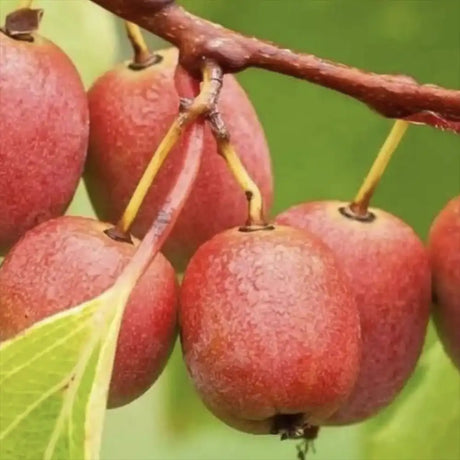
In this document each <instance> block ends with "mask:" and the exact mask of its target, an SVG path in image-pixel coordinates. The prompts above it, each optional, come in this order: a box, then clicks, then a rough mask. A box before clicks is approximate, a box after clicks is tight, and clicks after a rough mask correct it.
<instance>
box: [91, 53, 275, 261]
mask: <svg viewBox="0 0 460 460" xmlns="http://www.w3.org/2000/svg"><path fill="white" fill-rule="evenodd" d="M156 54H157V55H158V57H159V61H158V62H157V63H156V64H153V65H151V66H149V67H147V68H144V69H141V70H133V69H131V68H129V66H128V65H126V64H120V65H119V66H117V67H116V68H114V69H113V70H111V71H109V72H107V73H106V74H105V75H103V76H102V77H100V78H99V79H98V80H97V81H96V82H95V83H94V85H93V87H92V88H91V89H90V91H89V93H88V98H89V106H90V117H91V131H90V146H89V152H88V165H87V171H86V174H85V178H86V183H87V186H88V190H89V193H90V197H91V201H92V203H93V206H94V208H95V210H96V212H97V214H98V216H99V217H100V218H101V219H102V220H106V221H109V222H115V221H117V220H118V219H119V218H120V216H121V214H122V212H123V210H124V208H125V207H126V205H127V204H128V201H129V198H130V197H131V194H132V192H133V191H134V189H135V187H136V185H137V182H138V180H139V179H140V177H141V175H142V173H143V171H144V170H145V168H146V166H147V164H148V162H149V160H150V158H151V157H152V155H153V153H154V151H155V149H156V147H157V146H158V145H159V143H160V141H161V140H162V138H163V137H164V135H165V134H166V132H167V130H168V128H169V126H170V125H171V123H172V121H173V120H174V118H175V117H176V116H177V113H178V108H179V96H178V94H177V91H176V87H175V85H174V71H175V68H176V65H177V50H176V49H172V48H171V49H167V50H164V51H158V52H157V53H156ZM218 105H219V109H220V110H221V111H222V115H223V117H224V119H225V122H226V124H227V127H228V129H229V132H230V133H231V136H232V143H233V144H234V146H235V148H236V151H237V152H238V154H239V155H240V157H241V160H242V162H243V163H244V165H245V166H246V168H247V169H248V171H249V173H250V175H251V177H252V178H253V179H254V180H255V182H256V183H257V185H258V186H259V187H260V188H261V190H262V194H263V197H264V200H265V203H266V206H267V210H268V208H269V206H270V203H271V201H272V174H271V164H270V156H269V151H268V147H267V143H266V140H265V136H264V133H263V130H262V127H261V126H260V123H259V121H258V119H257V115H256V113H255V111H254V108H253V107H252V105H251V103H250V101H249V99H248V97H247V95H246V94H245V92H244V91H243V89H242V88H241V87H240V85H239V84H238V83H237V81H236V79H235V78H234V77H233V76H232V75H226V76H225V77H224V86H223V89H222V93H221V95H220V99H219V104H218ZM203 149H204V150H203V158H202V164H201V168H200V171H199V174H198V177H197V180H196V183H195V185H194V187H193V190H192V192H191V195H190V197H189V199H188V200H187V202H186V204H185V207H184V209H183V211H182V212H181V215H180V216H179V219H178V220H177V222H176V224H175V226H174V229H173V231H172V233H171V235H170V237H169V238H168V240H167V242H166V245H165V247H164V253H165V254H166V256H167V257H168V258H169V259H170V260H171V261H172V262H173V263H174V265H175V266H176V267H178V268H179V269H183V268H184V267H185V265H186V263H187V261H188V259H189V258H190V256H191V255H192V254H193V252H194V251H195V250H196V249H197V247H198V246H199V245H201V244H202V243H204V242H205V241H207V240H208V239H209V238H211V237H212V236H213V235H215V234H216V233H218V232H220V231H222V230H224V229H227V228H230V227H233V226H236V225H239V224H240V223H241V222H244V220H245V218H246V214H247V202H246V200H245V197H244V195H242V194H241V192H240V189H239V187H238V184H237V183H236V181H235V179H234V178H233V176H232V174H231V172H230V171H229V170H228V168H227V166H226V164H225V161H224V160H223V159H222V158H221V157H220V156H219V154H218V153H217V147H216V142H215V140H214V138H213V135H212V132H211V130H210V128H209V127H206V129H205V136H204V146H203ZM183 150H184V149H183V143H179V144H178V146H176V148H174V149H173V151H172V152H171V154H170V156H169V158H168V159H167V160H166V162H165V164H164V167H163V168H162V170H161V171H160V173H159V175H158V177H157V178H156V179H155V182H154V183H153V185H152V187H151V189H150V191H149V193H148V195H147V196H146V198H145V201H144V203H143V205H142V208H141V210H140V213H139V214H138V216H137V217H136V219H135V221H134V224H133V226H132V232H133V234H134V235H135V236H137V237H139V238H141V237H143V236H144V234H145V232H146V231H147V230H148V228H149V227H150V224H151V222H152V221H153V217H154V216H155V215H157V214H158V212H159V210H160V208H161V206H162V203H163V201H164V200H163V198H164V195H165V193H166V192H165V191H167V190H168V186H169V184H170V183H171V182H172V181H173V179H174V178H175V177H176V176H177V174H178V173H179V171H180V166H181V156H182V155H183V153H184V152H183Z"/></svg>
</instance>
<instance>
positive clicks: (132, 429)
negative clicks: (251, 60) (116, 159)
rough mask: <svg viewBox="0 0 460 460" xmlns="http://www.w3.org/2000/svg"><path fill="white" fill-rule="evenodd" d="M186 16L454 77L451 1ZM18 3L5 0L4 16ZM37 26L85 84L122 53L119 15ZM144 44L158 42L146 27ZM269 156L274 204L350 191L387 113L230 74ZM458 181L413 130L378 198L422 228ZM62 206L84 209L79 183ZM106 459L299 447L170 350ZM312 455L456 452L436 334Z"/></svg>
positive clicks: (260, 0) (436, 459)
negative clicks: (372, 402)
mask: <svg viewBox="0 0 460 460" xmlns="http://www.w3.org/2000/svg"><path fill="white" fill-rule="evenodd" d="M182 3H183V4H184V5H185V6H187V7H188V8H190V10H191V11H192V12H195V13H198V14H200V15H203V16H204V17H206V18H208V19H211V20H214V21H217V22H220V23H222V24H224V25H226V26H229V27H232V28H234V29H237V30H239V31H242V32H245V33H247V34H253V35H257V36H259V37H263V38H267V39H270V40H273V41H277V42H279V43H280V44H282V45H283V46H286V47H292V48H294V49H298V50H304V51H308V52H311V53H314V54H317V55H319V56H321V57H324V58H330V59H334V60H337V61H341V62H345V63H347V64H350V65H354V66H357V67H361V68H364V69H369V70H373V71H377V72H384V73H407V74H410V75H412V76H414V77H415V78H417V79H418V80H420V81H423V82H431V83H437V84H440V85H445V86H448V87H452V88H459V87H460V29H459V21H460V2H459V1H457V0H452V1H450V0H438V1H425V0H419V1H417V0H407V1H403V0H400V1H397V0H393V1H378V2H377V1H365V0H361V1H353V0H348V1H340V0H335V1H328V0H316V1H308V0H252V1H243V0H239V1H230V0H207V1H204V0H189V1H183V2H182ZM15 5H16V2H12V1H10V0H0V13H1V16H2V18H3V17H4V15H5V13H6V12H8V11H10V10H11V9H12V8H13V7H14V6H15ZM36 6H40V7H43V8H44V9H45V11H46V14H45V17H44V20H43V28H42V33H43V35H46V36H48V37H49V38H51V39H53V40H54V41H55V42H57V43H58V44H59V45H60V46H61V47H62V48H63V49H64V50H65V51H66V52H67V53H68V54H69V55H70V56H71V57H72V59H73V60H74V62H75V64H76V65H77V67H78V69H79V70H80V72H81V74H82V76H83V79H84V81H85V84H86V85H90V84H91V82H92V81H94V79H95V78H96V77H97V76H98V75H100V74H101V73H102V72H104V71H105V70H107V69H109V68H110V67H111V65H112V64H113V63H115V62H117V61H118V60H123V59H127V58H128V57H129V56H130V53H129V48H128V46H127V43H126V40H125V37H124V35H123V29H122V27H121V22H120V21H118V20H115V19H114V18H113V16H111V15H110V14H108V13H106V12H105V11H103V10H101V9H100V8H98V7H97V6H95V5H93V4H92V3H90V2H89V1H87V0H37V1H36ZM149 42H150V44H151V45H152V47H160V46H164V45H163V44H161V42H159V41H158V40H157V39H155V37H151V36H150V37H149ZM239 79H240V82H241V83H242V85H243V86H244V87H245V89H246V90H247V91H248V93H249V94H250V97H251V99H252V101H253V103H254V105H255V107H256V109H257V111H258V113H259V116H260V119H261V121H262V123H263V125H264V128H265V130H266V135H267V138H268V141H269V144H270V147H271V152H272V155H273V165H274V172H275V181H276V199H275V203H274V209H273V212H274V213H277V212H279V211H280V210H282V209H284V208H286V207H287V206H289V205H291V204H294V203H297V202H301V201H304V200H311V199H322V198H338V199H349V198H352V197H353V195H354V193H355V192H356V190H357V188H358V186H359V184H360V181H361V180H362V178H363V176H364V174H365V173H366V172H367V169H368V167H369V166H370V164H371V162H372V160H373V157H374V155H375V153H376V151H377V149H378V148H379V146H380V145H381V143H382V142H383V139H384V138H385V135H386V134H387V132H388V130H389V128H390V126H391V124H392V122H391V121H390V120H386V119H383V118H381V117H380V116H378V115H376V114H374V113H373V112H371V111H370V110H369V109H368V108H367V107H365V106H364V105H362V104H360V103H358V102H355V101H353V100H351V99H349V98H347V97H345V96H342V95H340V94H337V93H335V92H333V91H329V90H326V89H324V88H320V87H317V86H314V85H311V84H308V83H305V82H301V81H297V80H294V79H291V78H288V77H284V76H281V75H276V74H272V73H268V72H264V71H259V70H248V71H246V72H244V73H242V74H241V75H240V76H239ZM459 191H460V138H459V137H458V136H455V135H453V134H451V133H445V132H441V131H437V130H435V129H432V128H429V127H419V126H414V127H412V128H411V129H410V130H409V133H408V134H407V136H406V138H405V139H404V141H403V142H402V145H401V146H400V148H399V150H398V153H397V155H396V157H395V158H394V160H392V162H391V164H390V166H389V168H388V172H387V174H386V175H385V177H384V179H383V181H382V184H381V187H380V188H379V189H378V191H377V193H376V195H375V199H374V204H375V205H376V206H378V207H382V208H385V209H387V210H389V211H391V212H393V213H394V214H396V215H398V216H400V217H401V218H403V219H404V220H405V221H407V222H408V223H410V224H411V225H412V226H413V227H414V228H415V229H416V231H417V232H418V233H419V235H420V236H421V237H422V238H425V237H426V235H427V231H428V229H429V225H430V222H431V221H432V219H433V217H434V216H435V214H436V213H437V212H438V211H439V209H440V208H441V207H442V206H443V205H444V203H445V202H446V201H447V200H448V199H449V198H450V197H452V196H454V195H456V194H458V193H459ZM69 213H73V214H82V215H93V213H92V210H91V207H90V205H89V203H88V200H87V197H86V193H85V191H84V189H83V187H80V188H79V190H78V192H77V195H76V197H75V200H74V202H73V203H72V206H71V208H70V209H69ZM102 456H103V458H104V459H107V460H117V459H119V460H128V459H129V460H137V459H158V460H160V459H161V460H182V459H183V460H185V459H189V460H207V459H209V460H215V459H219V460H226V459H228V460H283V459H295V456H296V450H295V447H294V443H292V442H291V443H290V442H280V441H279V440H278V439H275V438H273V437H268V436H262V437H255V436H250V435H247V434H242V433H238V432H237V431H234V430H232V429H230V428H227V427H226V426H224V425H223V424H222V423H221V422H219V421H218V420H217V419H215V418H214V417H213V416H212V415H210V414H209V413H208V412H207V411H206V410H205V409H204V407H203V406H202V404H201V403H200V401H199V400H198V399H197V397H196V395H195V394H194V392H193V389H191V386H190V383H189V382H188V380H187V376H186V373H185V371H184V367H183V364H182V361H181V357H180V353H179V351H178V350H177V349H176V350H175V353H174V356H173V358H172V360H171V361H170V363H169V365H168V368H167V369H166V371H165V372H164V373H163V375H162V376H161V378H160V379H159V381H158V382H157V383H156V384H155V385H154V387H153V388H152V389H151V390H150V391H149V392H148V393H147V394H146V395H145V396H144V397H142V398H140V399H139V400H138V401H136V402H135V403H133V404H131V405H130V406H128V407H126V408H122V409H118V410H114V411H110V412H109V413H108V415H107V424H106V429H105V435H104V444H103V455H102ZM312 457H313V458H315V459H316V460H333V459H342V460H346V459H350V460H368V459H369V460H374V459H375V460H376V459H381V460H412V459H414V460H419V459H420V460H424V459H427V460H451V459H452V460H454V459H455V460H458V459H459V458H460V378H459V374H458V373H457V372H456V370H455V369H454V367H453V366H452V365H451V363H450V362H449V360H448V359H447V358H446V357H445V356H444V354H443V351H442V348H441V347H440V345H439V343H438V342H437V339H436V335H435V333H434V332H433V331H432V330H431V331H430V334H429V337H428V339H427V344H426V350H425V353H424V355H423V357H422V360H421V361H420V365H419V366H418V368H417V371H416V373H415V375H414V376H413V378H412V380H411V381H410V382H409V384H408V385H407V386H406V388H405V389H404V391H403V392H402V394H401V395H400V396H399V397H398V398H397V400H396V401H395V403H394V404H393V405H392V406H391V407H389V408H388V409H387V410H385V411H383V412H382V413H381V414H379V416H378V417H376V418H374V419H373V420H371V421H369V422H366V423H362V424H359V425H356V426H352V427H347V428H327V429H324V430H323V432H322V433H321V436H320V438H319V440H318V441H317V442H316V454H315V455H312Z"/></svg>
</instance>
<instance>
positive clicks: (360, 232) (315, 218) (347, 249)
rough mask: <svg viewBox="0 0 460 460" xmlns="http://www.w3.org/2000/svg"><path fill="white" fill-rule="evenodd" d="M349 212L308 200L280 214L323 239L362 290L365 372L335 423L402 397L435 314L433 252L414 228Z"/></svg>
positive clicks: (385, 216) (374, 212) (387, 217)
mask: <svg viewBox="0 0 460 460" xmlns="http://www.w3.org/2000/svg"><path fill="white" fill-rule="evenodd" d="M346 209H347V204H346V203H340V202H336V201H324V202H313V203H305V204H301V205H298V206H294V207H292V208H290V209H289V210H287V211H285V212H283V213H282V214H281V215H280V216H278V218H277V222H279V223H282V224H285V225H292V226H294V227H298V228H302V229H306V230H309V231H311V232H312V233H314V234H315V235H317V236H318V237H319V238H321V239H322V241H324V242H325V243H326V244H327V245H328V246H329V247H330V248H331V249H332V250H333V252H334V253H335V255H336V257H337V259H338V260H339V261H340V263H341V265H342V267H343V269H344V270H345V272H346V273H347V274H348V276H349V279H350V281H351V285H352V287H353V290H354V293H355V295H356V299H357V303H358V308H359V312H360V317H361V333H362V338H363V356H362V363H361V368H360V374H359V377H358V380H357V383H356V386H355V388H354V390H353V393H352V394H351V396H350V398H349V399H348V401H347V402H346V404H345V405H344V406H342V407H341V408H340V410H339V411H338V412H337V413H336V414H334V415H333V417H332V418H331V419H330V420H329V421H328V423H329V424H348V423H354V422H359V421H361V420H363V419H365V418H367V417H370V416H371V415H373V414H375V413H376V412H377V411H378V410H379V409H380V408H382V407H384V406H386V405H387V404H389V403H390V402H391V401H392V400H393V399H394V398H395V396H396V395H397V394H398V392H399V391H400V390H401V388H402V387H403V386H404V384H405V382H406V381H407V379H408V378H409V376H410V375H411V373H412V371H413V369H414V367H415V365H416V363H417V360H418V358H419V355H420V353H421V350H422V347H423V342H424V338H425V333H426V327H427V323H428V318H429V304H430V268H429V263H428V257H427V253H426V251H425V248H424V246H423V244H422V242H421V241H420V239H419V238H418V237H417V235H416V234H415V232H414V231H413V230H412V228H411V227H409V226H408V225H407V224H405V223H404V222H402V221H401V220H400V219H398V218H397V217H395V216H393V215H391V214H389V213H386V212H384V211H382V210H379V209H374V208H373V209H371V210H370V213H371V214H369V220H367V221H360V220H357V219H356V218H353V217H347V216H346V215H344V214H343V212H344V211H346Z"/></svg>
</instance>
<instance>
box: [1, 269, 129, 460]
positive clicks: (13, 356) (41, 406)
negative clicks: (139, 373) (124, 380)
mask: <svg viewBox="0 0 460 460" xmlns="http://www.w3.org/2000/svg"><path fill="white" fill-rule="evenodd" d="M133 284H134V280H133V279H128V281H127V280H126V277H125V278H123V279H120V282H119V283H116V284H115V285H114V287H112V288H111V289H109V290H107V291H105V292H104V293H103V294H101V295H100V296H98V297H96V298H95V299H92V300H90V301H88V302H85V303H83V304H81V305H79V306H78V307H75V308H73V309H71V310H68V311H65V312H63V313H60V314H58V315H55V316H52V317H49V318H47V319H45V320H43V321H41V322H39V323H37V324H35V325H34V326H32V327H31V328H29V329H27V330H26V331H24V332H23V333H22V334H20V335H19V336H17V337H15V338H14V339H12V340H9V341H7V342H4V343H2V344H0V400H1V407H2V410H1V411H0V458H2V460H7V459H17V458H21V459H29V458H30V459H33V460H36V459H38V458H44V459H53V458H59V459H62V458H72V459H83V458H97V457H98V456H99V448H100V438H101V432H102V424H103V421H104V415H105V409H106V399H107V391H108V387H109V382H110V376H111V371H112V363H113V356H114V353H115V348H116V341H117V336H118V330H119V327H120V323H121V318H122V315H123V310H124V307H125V304H126V302H127V299H128V297H129V293H130V291H131V289H132V285H133Z"/></svg>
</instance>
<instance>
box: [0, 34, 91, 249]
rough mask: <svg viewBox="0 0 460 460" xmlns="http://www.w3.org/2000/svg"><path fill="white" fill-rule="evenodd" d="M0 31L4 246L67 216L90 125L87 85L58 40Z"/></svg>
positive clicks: (0, 226) (0, 225)
mask: <svg viewBox="0 0 460 460" xmlns="http://www.w3.org/2000/svg"><path fill="white" fill-rule="evenodd" d="M33 37H34V41H33V42H27V41H21V40H14V39H12V38H10V37H8V36H7V35H5V34H4V33H2V32H0V56H1V71H0V101H1V104H0V125H1V136H0V197H1V199H0V254H1V253H4V252H5V251H7V250H8V249H9V247H11V246H12V245H13V244H14V243H15V242H16V241H17V240H18V239H19V238H20V236H21V235H23V234H24V233H25V232H26V231H27V230H28V229H30V228H32V227H34V226H35V225H37V224H39V223H41V222H43V221H46V220H48V219H51V218H53V217H56V216H59V215H61V214H63V213H64V212H65V210H66V209H67V206H68V204H69V203H70V201H71V199H72V197H73V195H74V193H75V189H76V187H77V184H78V180H79V178H80V176H81V174H82V172H83V166H84V162H85V157H86V150H87V144H88V132H89V114H88V104H87V98H86V93H85V89H84V88H83V84H82V82H81V80H80V77H79V75H78V73H77V70H76V69H75V67H74V65H73V64H72V62H71V61H70V60H69V58H68V57H67V56H66V55H65V54H64V53H63V52H62V51H61V50H60V49H59V48H58V47H57V46H56V45H54V44H53V43H51V42H50V41H48V40H46V39H44V38H42V37H40V36H38V35H34V36H33Z"/></svg>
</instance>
